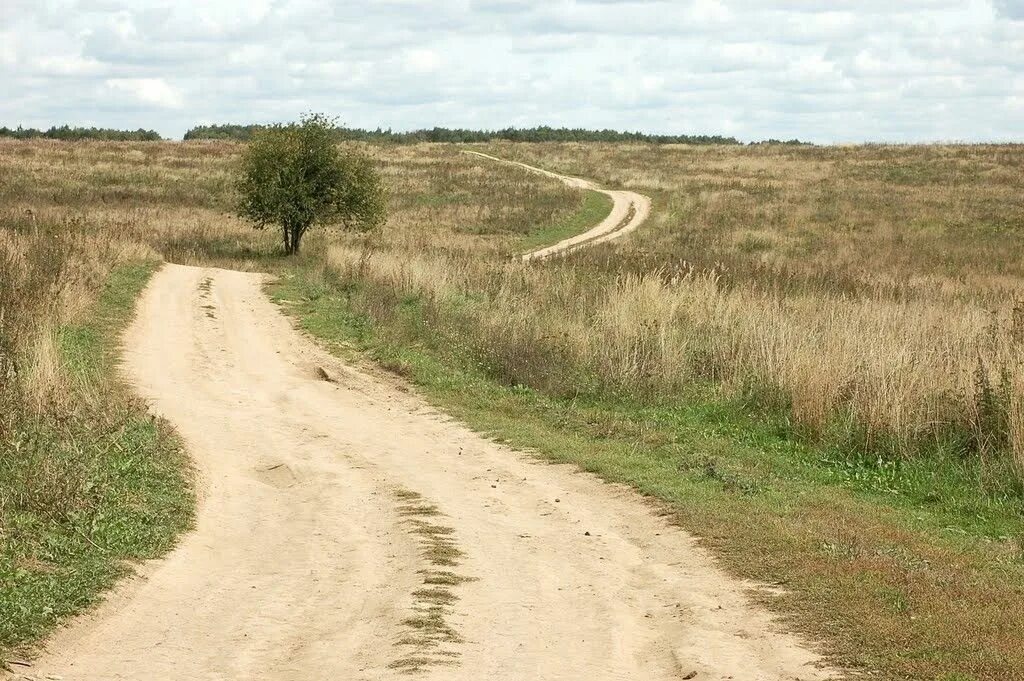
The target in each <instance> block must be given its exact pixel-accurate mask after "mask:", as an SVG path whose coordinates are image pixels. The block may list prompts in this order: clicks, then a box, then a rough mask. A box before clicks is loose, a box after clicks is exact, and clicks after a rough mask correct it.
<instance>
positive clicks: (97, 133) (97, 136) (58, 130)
mask: <svg viewBox="0 0 1024 681" xmlns="http://www.w3.org/2000/svg"><path fill="white" fill-rule="evenodd" d="M0 137H12V138H14V139H22V140H25V139H37V138H45V139H52V140H64V141H68V142H74V141H78V140H104V141H107V142H159V141H160V140H162V139H163V138H162V137H160V133H158V132H156V131H155V130H143V129H142V128H139V129H138V130H115V129H113V128H72V127H71V126H68V125H62V126H60V127H57V126H56V125H55V126H53V127H51V128H50V129H49V130H37V129H36V128H23V127H21V126H20V125H19V126H18V127H17V128H8V127H7V126H3V127H0Z"/></svg>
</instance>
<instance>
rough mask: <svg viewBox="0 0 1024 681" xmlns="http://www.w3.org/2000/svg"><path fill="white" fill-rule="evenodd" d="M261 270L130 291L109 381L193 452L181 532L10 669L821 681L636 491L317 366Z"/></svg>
mask: <svg viewBox="0 0 1024 681" xmlns="http://www.w3.org/2000/svg"><path fill="white" fill-rule="evenodd" d="M622 195H623V196H627V195H628V196H630V198H629V201H631V202H632V203H633V205H634V206H639V207H638V208H636V209H635V210H634V211H633V213H634V216H639V215H642V214H645V211H646V209H647V208H646V207H647V206H648V205H649V204H647V203H645V202H643V201H640V199H638V198H637V197H639V195H632V194H630V193H628V192H625V193H622ZM623 200H625V199H623ZM616 205H617V206H618V205H619V204H618V203H617V204H616ZM626 210H627V212H628V207H627V209H626ZM634 219H636V218H635V217H634ZM620 222H621V220H620ZM602 224H604V223H602ZM630 224H633V223H630ZM591 231H592V232H593V230H591ZM621 231H622V230H621V229H620V230H618V231H609V230H605V231H602V232H600V233H599V234H598V235H597V236H596V237H593V236H592V238H589V239H588V241H596V240H597V239H604V238H613V236H614V235H617V234H618V233H619V232H621ZM588 234H590V232H588ZM579 243H582V242H581V241H577V242H574V243H573V244H570V245H569V246H565V247H563V248H562V249H563V250H564V249H565V248H571V247H573V246H575V245H577V244H579ZM545 250H546V251H547V252H548V254H550V253H552V252H555V251H551V250H550V249H545ZM543 253H544V251H538V252H536V253H535V254H534V255H533V257H543V255H542V254H543ZM264 281H265V278H264V277H263V276H262V275H257V274H249V273H242V272H235V271H227V270H220V269H209V268H197V267H186V266H179V265H166V266H165V267H164V268H163V269H162V270H161V271H160V272H158V273H157V274H156V275H155V276H154V278H153V280H152V282H151V283H150V285H149V287H148V288H147V290H146V291H145V293H144V295H143V297H142V299H141V300H140V302H139V308H138V315H137V318H136V319H135V321H134V323H133V325H132V327H131V328H130V330H129V332H128V333H127V335H126V338H125V345H126V351H125V356H124V360H125V364H124V371H125V373H126V375H127V376H128V377H129V379H130V380H131V382H132V383H133V384H134V386H136V389H137V390H138V392H139V394H140V395H142V396H143V397H144V398H146V399H147V400H148V402H149V403H150V404H151V405H152V409H153V410H154V411H155V412H157V413H159V414H161V415H163V416H165V417H166V418H167V419H169V420H170V422H171V423H172V424H173V425H174V426H175V427H176V428H177V429H178V431H179V432H180V433H181V434H182V436H183V437H184V439H185V441H186V443H187V445H188V447H189V451H190V452H191V454H192V456H193V457H194V460H195V463H196V466H197V469H198V480H199V481H200V482H199V485H200V504H199V509H198V519H197V527H196V529H195V530H194V531H193V532H191V533H189V534H188V535H187V536H185V537H184V538H183V540H182V542H181V543H180V545H179V546H178V547H177V548H176V549H175V550H174V551H173V552H172V553H171V554H170V555H169V556H167V557H166V558H164V559H162V560H159V561H154V562H152V563H150V564H148V565H146V566H145V567H144V568H143V570H142V573H141V574H140V575H139V576H138V577H135V578H132V579H130V580H128V581H127V582H126V583H124V584H123V585H122V586H121V587H119V588H118V589H116V590H115V591H114V592H113V593H112V594H111V595H110V597H109V598H107V600H106V601H105V602H104V604H102V605H101V606H100V607H99V608H98V609H96V610H95V611H94V612H92V613H90V614H88V615H86V616H84V617H80V618H78V619H77V620H75V621H74V622H72V623H71V624H70V625H69V626H68V627H66V628H65V629H63V630H62V631H60V632H58V633H57V634H56V635H55V636H54V638H53V639H52V640H51V641H50V642H49V644H48V646H47V648H46V650H45V651H44V652H43V654H42V655H41V657H40V658H39V659H38V660H37V661H36V662H35V663H34V664H33V666H32V667H31V668H30V669H28V670H26V671H27V672H28V673H29V675H28V677H27V678H32V679H54V678H60V679H65V680H72V679H75V680H83V681H85V680H90V681H100V680H102V681H112V680H115V679H138V680H140V681H141V680H147V681H149V680H155V679H203V680H215V679H217V680H228V679H230V680H234V679H274V680H278V679H281V680H296V681H298V680H300V679H301V680H302V681H309V680H312V679H325V680H326V679H346V680H360V679H393V678H394V679H397V678H407V677H408V675H409V674H415V675H416V676H417V677H418V678H424V679H445V680H449V681H479V680H481V679H488V680H491V681H525V680H531V681H532V680H534V679H536V680H538V681H559V680H561V681H579V680H586V681H604V680H608V681H611V680H618V681H623V680H633V679H635V680H637V681H641V680H642V681H659V680H668V679H691V678H693V679H697V680H698V681H705V680H720V679H722V680H724V679H732V680H744V679H746V680H750V681H771V680H782V679H788V680H795V679H803V680H812V679H814V680H816V679H824V678H831V677H832V676H833V675H832V673H831V672H830V671H829V670H827V669H826V668H824V667H822V666H821V664H820V663H821V660H820V659H819V657H818V656H817V655H816V654H815V653H814V652H812V650H811V649H810V648H809V647H808V645H807V644H806V643H805V642H804V641H802V640H800V639H799V638H798V637H796V636H794V635H792V634H790V633H787V632H785V631H784V630H783V629H782V628H781V627H780V626H779V624H778V623H777V622H775V621H774V620H773V618H772V617H771V616H770V615H769V614H768V613H767V612H766V611H765V610H763V609H762V608H760V607H758V606H756V605H754V604H753V602H752V600H751V599H750V597H749V595H748V592H749V589H750V588H752V587H753V585H750V584H745V583H741V582H738V581H737V580H735V579H733V578H731V577H729V576H727V575H726V574H724V573H723V572H722V571H721V570H720V569H719V568H718V567H717V566H716V564H715V561H714V560H713V559H712V558H711V557H710V556H709V555H708V554H707V553H706V552H705V551H704V550H703V549H701V548H700V547H699V546H698V545H697V543H696V541H695V540H694V539H693V538H692V537H691V536H689V535H687V534H686V533H685V532H683V531H682V530H680V529H679V528H677V527H674V526H672V525H671V524H669V523H668V522H667V521H666V520H665V519H664V518H663V517H661V516H659V515H658V514H656V513H655V512H654V511H653V510H652V508H651V506H650V505H649V504H647V503H645V502H644V501H643V500H641V499H640V498H639V497H638V496H637V495H636V494H635V493H633V492H632V491H630V490H628V489H626V488H624V487H620V486H614V485H610V484H606V483H603V482H601V481H599V480H598V479H597V478H595V477H592V476H590V475H587V474H584V473H581V472H579V471H577V470H575V469H573V468H571V467H567V466H555V465H550V464H544V463H541V462H538V461H537V460H536V459H535V458H533V457H531V456H530V455H528V454H525V453H521V452H518V451H515V450H513V449H510V448H508V447H506V446H503V445H499V444H496V443H494V442H492V441H490V440H488V439H486V438H485V437H483V436H481V435H478V434H476V433H474V432H471V431H470V430H468V429H467V428H466V427H464V426H462V425H460V424H459V423H456V422H453V421H452V420H451V419H449V418H447V417H445V416H444V415H443V414H441V413H439V412H437V411H436V410H435V409H433V408H431V407H430V406H428V405H427V404H426V403H425V402H424V401H423V399H421V398H420V397H419V396H417V395H416V394H415V392H414V391H413V390H411V389H410V388H409V387H408V386H406V385H404V384H403V383H402V382H400V381H399V380H398V379H396V378H394V377H392V376H390V375H385V374H383V373H381V372H378V371H376V370H375V369H372V368H362V367H355V366H352V365H350V364H346V363H344V362H342V361H340V360H338V359H336V358H334V357H333V356H331V355H329V354H328V353H326V352H325V351H324V350H322V349H321V348H320V347H319V346H317V345H316V344H315V343H313V342H312V341H310V340H309V339H308V338H307V337H305V336H304V335H303V334H301V333H300V332H298V331H297V330H296V329H295V328H294V327H293V325H292V323H291V321H290V320H289V318H288V317H286V316H285V315H284V314H282V312H281V311H280V310H279V309H278V308H277V307H276V306H275V305H274V304H273V303H272V302H270V300H269V299H268V298H267V297H266V296H265V295H264V293H263V284H264Z"/></svg>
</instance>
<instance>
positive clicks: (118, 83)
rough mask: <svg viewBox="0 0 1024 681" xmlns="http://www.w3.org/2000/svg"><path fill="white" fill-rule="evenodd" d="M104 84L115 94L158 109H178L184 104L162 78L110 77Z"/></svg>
mask: <svg viewBox="0 0 1024 681" xmlns="http://www.w3.org/2000/svg"><path fill="white" fill-rule="evenodd" d="M105 85H106V87H107V90H108V91H109V92H110V93H111V94H114V95H115V96H127V97H128V98H129V99H132V100H135V101H136V102H138V103H141V104H147V105H150V106H153V107H156V108H159V109H180V108H182V107H183V106H184V105H185V101H184V99H183V98H182V96H181V93H180V92H179V91H178V90H177V89H176V88H173V87H171V86H170V85H168V84H167V83H166V82H165V81H164V80H163V79H162V78H110V79H108V80H106V81H105Z"/></svg>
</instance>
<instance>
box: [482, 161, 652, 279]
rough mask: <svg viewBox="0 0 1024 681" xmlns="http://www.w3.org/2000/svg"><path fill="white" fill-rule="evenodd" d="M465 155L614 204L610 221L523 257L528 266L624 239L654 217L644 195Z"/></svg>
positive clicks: (513, 163) (527, 166)
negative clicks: (591, 193) (543, 177)
mask: <svg viewBox="0 0 1024 681" xmlns="http://www.w3.org/2000/svg"><path fill="white" fill-rule="evenodd" d="M465 153H467V154H472V155H474V156H480V157H482V158H486V159H489V160H491V161H497V162H499V163H507V164H509V165H514V166H519V167H520V168H525V169H526V170H529V171H532V172H535V173H540V174H542V175H547V176H548V177H552V178H554V179H556V180H560V181H562V182H564V183H565V184H567V185H569V186H570V187H575V188H576V189H589V190H590V191H595V192H600V193H601V194H604V195H606V196H608V197H609V198H610V199H611V200H612V210H611V212H610V213H609V214H608V217H606V218H605V219H604V220H602V221H601V222H600V223H598V224H596V225H594V226H593V227H591V228H590V229H588V230H587V231H585V232H583V233H582V234H577V235H575V236H571V237H569V238H568V239H563V240H561V241H559V242H558V243H555V244H552V245H550V246H545V247H543V248H538V249H537V250H534V251H530V252H529V253H524V254H523V255H522V256H520V257H521V258H522V260H523V261H524V262H529V261H531V260H543V259H545V258H550V257H552V256H556V255H566V254H568V253H571V252H573V251H575V250H578V249H580V248H583V247H585V246H594V245H596V244H600V243H605V242H607V241H612V240H614V239H621V238H622V237H624V236H626V235H627V234H629V233H630V232H632V231H634V230H635V229H637V228H638V227H639V226H640V225H642V224H643V223H644V221H646V220H647V217H648V216H649V215H650V214H651V200H650V199H649V198H648V197H646V196H644V195H643V194H638V193H636V192H631V191H624V190H620V189H602V188H601V187H598V186H597V185H596V184H594V183H593V182H591V181H590V180H583V179H580V178H578V177H570V176H568V175H559V174H558V173H553V172H551V171H550V170H545V169H543V168H537V167H536V166H531V165H527V164H525V163H520V162H519V161H509V160H507V159H503V158H498V157H497V156H491V155H490V154H484V153H482V152H479V151H468V150H467V151H466V152H465Z"/></svg>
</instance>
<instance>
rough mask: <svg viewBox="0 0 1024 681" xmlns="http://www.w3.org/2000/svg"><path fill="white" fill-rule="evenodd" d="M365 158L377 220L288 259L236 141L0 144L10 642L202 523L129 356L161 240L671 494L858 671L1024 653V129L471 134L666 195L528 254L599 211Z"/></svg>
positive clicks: (440, 399)
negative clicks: (536, 257)
mask: <svg viewBox="0 0 1024 681" xmlns="http://www.w3.org/2000/svg"><path fill="white" fill-rule="evenodd" d="M354 144H355V146H358V148H360V149H361V150H363V151H365V152H366V153H368V154H370V155H371V156H372V157H373V158H374V159H375V160H376V161H377V163H378V165H379V167H380V169H381V171H382V173H383V174H384V177H385V182H386V184H387V185H388V187H389V189H390V197H389V208H390V218H389V220H388V222H387V224H386V226H385V227H384V228H383V229H382V230H381V231H380V232H378V233H375V234H368V235H356V234H346V233H343V232H340V231H330V230H324V231H321V232H319V233H311V234H310V236H309V237H308V242H307V243H305V244H304V253H303V255H302V256H301V258H298V259H292V260H285V259H283V258H282V257H280V256H279V255H278V252H279V249H280V244H279V243H278V242H277V235H276V234H275V233H274V232H272V231H270V232H255V231H253V230H252V229H251V228H250V227H248V226H247V225H246V224H244V223H243V222H241V221H240V220H238V219H237V218H235V217H233V215H232V201H233V197H232V189H231V176H232V175H231V173H232V168H233V163H234V160H235V159H236V158H237V156H238V154H239V152H240V149H241V147H240V146H238V145H237V144H234V143H230V142H209V141H207V142H189V143H162V142H150V143H109V142H88V143H62V142H54V141H46V140H33V141H4V140H0V272H2V276H0V309H2V313H0V380H2V383H0V400H2V406H3V411H2V413H3V417H2V418H0V447H2V449H0V532H2V535H0V536H2V538H3V540H4V546H3V550H2V551H0V575H3V576H4V578H5V579H4V581H3V583H4V585H5V586H4V587H3V589H4V590H2V591H0V615H3V616H2V617H0V621H4V622H11V623H12V624H10V625H9V626H7V628H6V629H4V628H0V650H2V649H4V648H7V649H11V648H12V647H14V646H16V645H20V644H22V643H23V642H25V641H28V640H32V639H33V638H38V636H39V635H41V634H42V633H43V632H45V630H46V629H47V627H49V626H52V623H53V622H54V621H56V620H57V619H59V618H60V617H61V616H62V615H63V614H65V613H67V612H72V611H74V610H77V609H79V608H81V607H82V606H84V605H85V604H87V603H88V602H89V601H90V600H91V599H92V598H93V597H94V594H95V593H96V591H97V590H98V589H99V588H101V587H103V586H105V585H107V584H109V583H110V582H111V580H112V579H113V578H114V577H115V576H117V575H118V574H121V572H122V571H123V569H122V568H120V567H118V566H119V565H120V564H121V559H122V558H129V559H137V558H141V557H147V556H150V555H156V554H159V553H160V552H161V551H164V550H166V549H167V548H168V547H169V546H170V545H171V544H172V542H173V537H174V536H175V534H176V533H177V532H179V531H180V530H181V529H182V528H183V527H187V525H188V522H189V511H188V509H189V507H190V501H189V500H190V499H191V490H190V481H189V474H188V470H187V468H188V467H187V462H186V461H185V460H184V457H182V456H181V451H180V445H179V444H178V443H177V442H176V440H175V438H174V435H173V433H170V432H169V431H167V429H166V428H165V427H164V426H162V424H160V422H159V421H154V420H152V419H151V418H149V417H148V415H147V414H146V413H145V409H144V407H143V406H142V405H139V404H137V403H136V402H134V401H133V400H132V399H131V396H130V394H129V392H128V391H127V389H126V388H125V387H124V386H123V385H120V384H119V381H118V380H117V376H116V371H115V370H114V357H115V356H116V349H117V340H116V335H117V332H118V330H119V329H120V328H123V325H124V324H125V323H126V321H127V319H128V318H129V316H130V311H131V299H132V294H133V293H135V292H137V291H138V290H139V289H140V288H141V287H142V286H143V285H144V284H145V280H146V277H147V276H148V273H149V272H151V271H152V268H153V267H155V266H156V263H158V262H159V260H160V259H161V258H162V259H166V260H169V261H173V262H181V263H189V264H210V265H217V266H226V267H234V268H241V269H253V270H267V271H272V272H276V273H278V274H279V275H280V277H279V280H278V283H277V284H275V285H274V286H272V287H271V288H270V293H271V295H272V296H274V297H275V298H276V299H278V300H279V301H280V302H281V303H282V305H283V306H284V307H285V308H286V309H287V310H288V311H289V312H290V313H291V314H293V315H295V316H296V319H297V322H298V323H299V324H301V325H302V326H303V327H304V328H306V329H307V330H308V331H309V332H310V333H312V334H314V335H316V336H318V337H320V338H321V339H322V340H324V342H325V343H328V344H329V346H330V347H332V348H333V349H335V350H336V351H338V352H339V353H343V354H346V356H350V357H353V358H354V361H357V359H358V358H359V357H363V356H369V357H370V358H372V359H374V360H375V361H377V362H378V363H379V364H381V365H383V366H385V367H386V368H388V369H390V370H392V371H395V372H397V373H400V374H402V375H404V376H406V377H407V378H409V379H410V380H411V381H413V382H415V383H417V384H419V385H420V387H421V389H422V390H423V391H424V392H425V394H427V396H428V397H429V398H430V399H432V400H434V401H436V402H437V403H438V404H439V405H440V406H442V407H444V408H445V409H447V410H449V411H450V412H452V413H453V414H454V415H455V416H456V417H458V418H462V419H464V420H466V421H467V422H468V423H469V424H470V425H472V426H474V427H477V428H479V429H481V430H484V431H487V432H489V433H491V434H493V435H494V436H495V437H498V438H501V439H504V440H508V441H510V442H512V443H513V444H516V445H518V446H523V447H530V448H532V449H534V450H535V451H537V453H538V455H541V456H544V457H547V458H549V459H552V460H556V461H567V462H573V463H576V464H578V465H580V466H581V467H583V468H585V469H587V470H591V471H594V472H596V473H598V474H600V475H603V476H604V477H606V478H609V479H612V480H617V481H620V482H625V483H628V484H631V485H633V486H634V487H636V488H637V489H639V490H640V491H641V492H643V493H645V494H647V495H649V496H651V497H652V498H654V499H657V500H658V501H659V503H661V504H663V507H664V509H665V512H666V513H668V514H670V515H672V517H673V518H675V519H676V521H677V522H679V523H680V524H682V525H683V526H684V527H686V528H687V529H688V530H690V531H691V532H694V533H695V534H696V535H697V536H699V537H700V538H701V539H702V541H703V543H704V544H705V545H706V546H708V547H709V548H711V549H712V550H713V551H715V552H716V554H717V555H718V556H719V557H720V559H721V560H722V561H723V564H725V565H726V567H728V568H729V569H730V570H732V571H733V572H734V573H736V574H739V575H741V576H744V577H749V578H752V579H756V580H758V581H761V582H766V583H771V584H775V585H783V586H784V587H785V589H784V592H780V593H777V594H772V595H763V596H761V597H762V598H763V599H764V600H765V601H766V602H768V603H769V604H770V605H771V607H773V608H775V609H776V610H777V611H778V612H780V613H782V614H783V615H785V616H786V617H787V620H788V621H789V622H791V623H792V625H793V626H794V627H798V628H800V629H802V630H805V631H807V632H809V633H810V634H812V635H813V636H815V637H816V638H819V639H821V640H823V641H824V645H825V647H826V650H827V652H829V653H830V655H831V656H832V658H833V659H834V660H836V661H838V662H839V663H841V664H844V665H848V666H850V667H851V668H854V669H859V670H870V671H874V672H876V673H879V674H882V675H883V678H919V679H925V678H929V679H933V678H946V679H949V680H952V679H970V678H976V679H987V678H993V679H994V678H1014V677H1013V676H1012V674H1013V673H1015V672H1014V671H1013V670H1019V669H1020V668H1022V665H1024V658H1022V655H1024V653H1022V652H1021V647H1020V645H1019V642H1020V641H1021V640H1022V637H1024V631H1022V626H1024V624H1022V623H1021V622H1020V621H1019V617H1016V616H1015V615H1014V613H1015V612H1019V610H1020V608H1021V607H1024V555H1022V548H1021V542H1022V541H1024V531H1022V528H1024V525H1022V522H1021V521H1022V508H1024V503H1022V501H1024V302H1022V301H1024V283H1022V282H1024V279H1022V274H1024V272H1022V268H1024V261H1022V259H1021V258H1020V253H1021V245H1022V240H1024V192H1022V191H1021V190H1022V189H1024V187H1022V185H1024V174H1022V172H1021V168H1022V164H1024V148H1022V147H1016V146H993V147H985V146H950V147H940V146H935V147H873V146H864V147H851V148H818V147H803V146H782V145H763V146H753V147H743V146H728V147H705V146H675V145H665V146H657V147H656V146H652V145H643V144H601V143H586V144H570V143H545V144H511V143H495V144H489V145H481V146H477V147H475V148H478V149H480V150H482V151H486V152H487V153H492V154H494V155H497V156H502V157H506V158H513V159H516V160H521V161H524V162H528V163H532V164H535V165H539V166H542V167H546V168H549V169H552V170H556V171H559V172H565V173H568V174H575V175H578V176H582V177H587V178H590V179H594V180H597V181H598V182H601V183H604V184H605V185H606V186H610V187H615V188H620V187H621V188H628V189H633V190H635V191H639V192H642V193H645V194H647V195H649V196H651V197H652V199H653V200H654V209H653V213H652V217H651V219H650V221H649V222H648V223H647V224H646V225H645V226H644V227H642V228H641V229H640V230H639V231H638V232H636V233H634V234H633V235H631V236H630V237H629V238H628V239H625V240H623V241H622V242H620V243H614V244H608V245H604V246H600V247H595V248H593V249H590V250H585V251H581V252H578V253H575V254H573V255H571V256H569V257H566V258H564V259H558V260H553V261H548V262H543V263H534V264H530V265H524V264H522V263H520V262H518V261H517V260H516V259H515V258H514V256H515V255H516V254H517V253H520V252H522V251H523V250H525V249H527V248H530V247H534V246H536V245H539V244H541V243H544V242H545V241H553V240H557V238H559V237H560V236H561V235H564V234H568V233H571V232H573V231H576V230H578V229H579V228H580V227H581V226H582V225H586V224H588V223H589V222H591V221H594V222H596V220H593V217H594V216H595V215H600V213H601V211H602V210H603V208H604V204H603V203H602V201H601V198H600V197H599V196H597V195H592V194H581V193H578V192H576V191H574V190H570V189H568V188H566V187H564V186H562V185H561V184H559V183H557V182H554V181H552V180H549V179H547V178H543V177H541V176H538V175H534V174H530V173H528V172H526V171H523V170H521V169H518V168H514V167H510V166H506V165H502V164H488V163H487V162H485V161H483V160H482V159H479V158H474V157H471V156H468V155H465V154H462V153H460V150H459V148H458V147H455V146H450V145H441V144H436V145H435V144H419V145H408V146H391V145H370V144H360V143H354ZM119 292H120V294H121V295H118V293H119ZM112 406H116V407H117V408H116V409H112V408H111V407H112ZM125 438H129V439H130V440H126V439H125ZM126 441H130V442H131V446H126V445H125V442H126ZM23 443H35V444H33V445H31V446H30V445H27V444H23ZM83 443H85V444H84V445H83ZM122 451H128V452H130V453H131V457H130V458H131V461H130V463H126V462H125V461H124V460H123V458H122V457H121V455H120V454H118V455H117V456H114V455H112V453H118V452H122ZM26 452H31V455H30V456H28V455H26ZM168 453H171V456H170V458H168ZM69 462H72V463H74V465H69ZM128 469H130V470H133V471H141V472H140V473H139V474H138V475H133V476H124V475H121V474H120V472H121V471H123V470H128ZM36 488H38V489H36ZM126 500H127V501H126ZM112 508H117V509H126V508H127V509H128V510H129V513H127V515H126V516H123V517H122V516H117V515H116V514H111V512H110V510H111V509H112ZM67 509H73V510H72V511H71V512H68V510H67ZM83 565H88V566H90V567H89V568H88V569H84V568H83V567H82V566H83ZM84 574H89V575H94V576H95V578H93V579H90V580H84V579H82V580H76V581H74V582H69V580H68V575H84ZM69 584H71V586H69ZM55 603H56V604H57V606H56V607H55V606H54V604H55ZM13 613H17V616H14V614H13ZM0 657H3V656H2V655H0Z"/></svg>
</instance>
